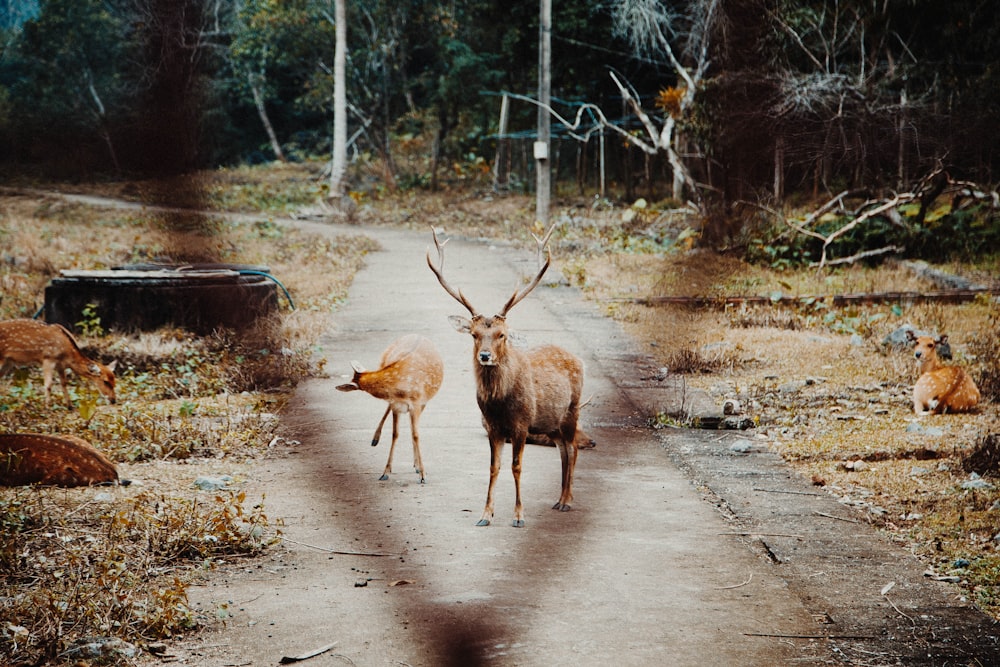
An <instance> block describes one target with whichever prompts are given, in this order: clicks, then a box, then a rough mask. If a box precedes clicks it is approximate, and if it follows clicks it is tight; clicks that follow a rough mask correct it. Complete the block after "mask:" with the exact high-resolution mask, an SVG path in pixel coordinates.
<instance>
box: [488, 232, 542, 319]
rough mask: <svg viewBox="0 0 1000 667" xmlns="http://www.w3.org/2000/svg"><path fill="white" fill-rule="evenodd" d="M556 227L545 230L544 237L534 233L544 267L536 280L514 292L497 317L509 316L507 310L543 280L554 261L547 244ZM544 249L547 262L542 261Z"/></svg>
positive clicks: (538, 253)
mask: <svg viewBox="0 0 1000 667" xmlns="http://www.w3.org/2000/svg"><path fill="white" fill-rule="evenodd" d="M555 228H556V226H555V225H552V226H551V227H549V231H547V232H545V236H543V237H542V238H538V237H537V236H535V235H534V234H532V235H531V236H532V238H534V239H535V245H536V247H537V251H536V252H537V255H538V264H539V265H541V267H542V268H540V269H539V270H538V273H537V274H536V275H535V278H534V280H532V281H531V282H530V283H528V286H527V287H525V288H524V289H522V290H520V291H517V292H514V294H513V295H512V296H511V297H510V299H508V300H507V303H505V304H504V307H503V308H501V309H500V312H499V313H497V317H506V316H507V311H509V310H510V309H511V308H513V307H514V306H516V305H517V304H518V303H520V301H521V299H523V298H524V297H526V296H528V294H530V293H531V290H533V289H535V288H536V287H538V283H540V282H542V276H544V275H545V272H546V271H548V269H549V264H550V263H551V262H552V253H551V252H549V250H548V249H547V248H546V247H545V246H547V245H548V243H549V237H550V236H552V231H553V230H554V229H555ZM543 250H544V251H545V263H544V264H543V263H542V251H543Z"/></svg>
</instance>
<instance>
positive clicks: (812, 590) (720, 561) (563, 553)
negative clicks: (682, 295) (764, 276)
mask: <svg viewBox="0 0 1000 667" xmlns="http://www.w3.org/2000/svg"><path fill="white" fill-rule="evenodd" d="M285 224H296V225H300V226H302V227H305V228H308V229H309V230H310V231H315V232H318V233H334V232H336V233H359V234H360V233H364V234H366V235H369V236H371V237H373V238H375V239H376V240H377V241H378V242H379V243H380V245H381V247H382V250H381V251H380V252H376V253H372V254H371V255H370V257H369V262H368V266H367V267H366V268H365V269H364V270H363V271H362V272H361V273H359V274H358V276H357V277H356V279H355V281H354V284H353V286H352V288H351V291H350V294H349V299H348V302H347V304H346V305H345V306H344V308H343V309H342V310H340V311H339V312H338V314H337V316H336V318H335V326H334V328H333V329H332V330H331V331H329V332H328V333H327V334H326V335H325V336H324V337H323V339H322V341H321V347H322V349H321V350H320V351H318V352H317V354H318V355H322V356H323V357H325V358H326V360H327V363H326V368H327V369H328V370H329V372H330V377H327V378H314V379H311V380H309V381H307V382H305V383H303V384H302V385H301V386H300V387H299V389H298V390H297V392H296V394H295V396H294V397H293V399H292V401H291V403H290V406H289V409H288V410H287V411H286V413H285V414H284V415H283V417H282V419H283V426H282V430H283V433H282V435H283V437H284V439H283V440H281V441H280V442H279V443H278V444H276V446H275V447H274V448H273V454H272V455H271V456H270V457H268V458H266V459H265V460H262V461H260V462H259V463H258V464H257V465H255V466H254V467H253V468H250V469H248V470H246V471H245V474H244V475H243V476H242V477H241V478H240V479H241V488H242V490H243V491H245V492H246V494H247V497H248V498H258V497H259V498H262V499H263V500H262V502H263V503H264V505H265V507H266V512H267V514H268V516H269V517H270V519H271V521H272V523H277V524H279V527H280V530H281V534H282V535H281V537H282V541H281V543H280V544H279V545H277V546H276V547H274V548H272V549H271V550H270V551H269V553H268V554H267V555H266V556H265V557H263V558H262V559H259V560H256V561H248V562H245V563H243V564H239V565H232V566H225V567H220V568H219V569H216V570H213V571H210V572H206V575H205V580H204V582H203V584H202V585H200V586H196V587H193V588H192V589H190V590H189V595H190V603H191V604H192V605H195V606H196V608H197V609H199V610H200V612H201V613H202V614H204V615H205V616H206V617H208V618H214V619H216V622H214V623H211V624H210V625H209V627H208V628H207V629H206V630H204V631H202V632H200V633H199V634H197V635H195V636H192V637H186V638H183V639H181V640H179V641H176V642H168V643H166V644H165V645H163V646H162V647H160V648H161V649H162V651H161V655H159V656H156V657H149V656H147V657H144V658H143V659H142V664H143V665H150V664H162V663H164V662H169V663H173V664H184V665H198V666H201V665H204V666H213V667H218V666H219V665H275V664H279V663H281V662H283V659H284V658H292V657H295V656H305V655H307V654H309V653H311V652H313V651H316V650H319V649H324V648H326V649H328V650H326V651H323V652H321V653H319V654H317V655H315V656H313V657H308V658H306V660H305V661H304V664H308V665H310V666H312V665H317V666H321V665H335V664H353V665H428V666H431V665H434V666H437V665H476V664H494V665H607V664H611V663H615V664H620V665H650V664H676V665H778V664H781V665H788V664H801V665H825V664H849V665H891V664H904V665H944V664H960V665H988V664H1000V643H998V641H1000V640H998V635H1000V628H997V626H996V624H995V622H994V621H993V620H992V619H991V618H989V617H988V616H986V615H985V614H983V613H981V612H980V611H979V610H977V609H976V608H974V607H973V606H971V605H969V604H968V603H966V602H965V601H964V599H963V598H962V595H961V591H960V590H959V589H958V588H956V587H954V586H953V585H951V584H948V583H945V582H941V581H936V580H933V579H932V578H930V577H927V576H925V574H924V572H925V567H923V566H922V565H921V563H920V562H919V561H917V559H916V558H914V557H913V556H912V555H911V554H910V553H909V552H908V551H906V550H905V549H904V548H902V547H901V546H899V545H897V544H895V543H893V542H890V541H889V540H887V539H886V538H885V537H884V536H882V535H881V534H879V533H878V532H876V531H875V530H874V529H873V528H872V527H871V526H869V525H868V524H867V523H866V522H865V519H864V517H863V516H862V515H861V513H860V512H857V511H856V510H854V509H853V508H851V507H849V506H845V505H843V504H841V503H838V502H837V501H836V499H835V498H833V497H832V496H831V495H830V494H828V493H826V492H825V491H824V490H822V489H817V487H815V486H813V485H812V484H811V482H810V480H808V479H805V478H804V477H802V476H801V475H799V474H798V473H796V472H795V471H794V470H793V469H791V468H790V467H789V466H788V465H787V464H786V463H784V462H783V461H782V459H781V458H780V457H779V456H777V455H776V454H774V453H772V452H770V451H768V450H767V449H766V448H764V447H761V446H759V445H758V444H756V443H754V441H753V440H748V439H746V438H745V436H744V434H741V433H738V432H736V433H734V432H725V431H695V430H688V429H674V428H663V429H653V428H651V427H650V424H649V417H650V415H655V414H657V413H660V412H668V411H670V410H678V409H682V406H680V405H679V404H680V403H681V402H683V403H684V406H683V409H686V410H688V411H689V412H691V413H692V414H699V413H703V414H714V413H715V412H717V411H718V405H717V404H716V400H715V399H713V398H711V397H710V396H709V394H708V393H705V392H701V391H695V390H693V389H692V388H690V387H686V386H684V385H683V384H682V383H681V382H680V381H679V380H676V379H675V376H672V375H670V374H663V373H661V372H660V371H659V364H658V363H657V362H656V361H655V360H654V359H652V358H651V357H650V356H649V355H648V354H647V351H646V350H644V349H643V348H642V347H641V346H639V345H638V344H637V343H636V341H634V340H633V339H631V338H630V337H629V336H628V335H627V334H626V333H625V332H624V331H623V330H622V329H621V328H620V327H619V326H618V325H617V324H616V323H615V322H614V321H612V320H610V319H608V318H606V317H604V316H603V315H602V314H601V313H599V312H598V311H597V310H596V309H595V307H594V306H593V304H592V303H589V302H587V301H586V300H584V299H583V298H582V296H581V295H580V293H579V292H578V291H577V290H575V289H573V288H571V287H567V286H565V285H557V286H554V285H551V284H543V286H540V287H539V288H538V289H536V290H535V292H533V293H532V295H531V296H530V297H529V298H528V299H526V300H525V301H524V302H522V303H520V304H518V306H517V307H516V308H514V309H513V310H512V311H511V314H510V316H509V317H508V321H509V322H510V323H511V326H512V327H515V328H516V329H517V330H518V331H519V332H520V333H521V334H522V335H523V336H524V337H525V338H526V339H527V340H528V341H529V342H530V343H532V344H540V343H555V344H558V345H560V346H563V347H565V348H567V349H568V350H570V351H571V352H573V353H575V354H577V355H578V356H580V357H581V358H582V359H583V360H584V362H585V364H586V369H587V371H586V379H585V389H584V393H585V395H587V396H590V397H591V398H590V400H589V402H588V403H587V405H586V407H585V409H584V411H583V415H582V418H581V425H582V426H583V427H584V428H585V429H586V430H587V432H588V434H589V435H590V436H592V437H593V438H594V439H595V440H596V442H597V445H596V447H595V448H594V449H587V450H583V451H582V452H581V453H580V456H579V460H578V464H577V468H576V478H575V482H574V496H575V501H574V503H573V508H572V511H569V512H557V511H553V510H552V509H551V506H552V503H553V501H555V500H556V498H557V497H558V491H559V484H560V482H559V480H560V464H559V456H558V454H557V453H556V451H555V450H554V449H553V448H549V447H542V446H530V447H529V449H528V451H527V452H526V454H525V457H524V473H523V477H522V493H523V497H524V502H525V523H526V526H525V527H523V528H514V527H512V526H511V525H510V523H511V521H510V520H511V517H512V511H513V488H512V487H513V484H512V482H511V477H510V473H509V472H508V469H509V464H510V460H509V456H510V454H509V451H508V452H506V453H505V454H506V457H505V459H504V467H503V469H502V471H501V474H500V477H499V480H498V483H497V510H496V516H495V519H494V522H493V524H492V525H490V526H486V527H477V526H476V525H475V523H476V520H477V519H478V518H479V516H480V512H481V509H482V506H481V504H480V503H482V502H483V500H484V497H485V491H486V485H487V481H488V464H489V453H488V451H489V448H488V444H487V441H486V437H485V433H484V431H483V429H482V426H481V423H480V416H479V412H478V408H477V406H476V403H475V399H474V391H475V390H474V384H473V382H474V381H473V377H472V363H473V360H472V358H471V342H470V339H469V338H468V337H467V336H462V335H460V334H458V333H456V332H455V331H454V330H453V329H452V328H451V326H450V325H449V323H448V322H447V319H446V318H447V316H448V315H451V314H461V313H462V312H463V311H462V308H461V306H459V305H458V304H457V303H456V302H455V301H453V300H452V299H451V297H449V296H448V295H447V294H445V292H444V291H443V290H442V289H441V288H440V286H439V285H438V284H437V282H436V280H435V279H434V277H433V275H432V274H431V273H430V271H429V270H428V269H427V267H426V265H425V252H426V251H427V248H428V246H429V245H430V244H431V241H430V238H429V233H428V232H427V231H425V230H420V231H398V230H393V229H388V228H364V229H362V228H359V227H355V226H350V225H346V226H345V225H329V224H318V223H308V222H302V221H298V222H294V221H286V223H285ZM447 254H448V263H447V267H446V274H447V275H448V277H449V279H450V280H451V282H452V284H453V285H456V286H458V287H461V288H462V290H463V292H464V294H465V295H466V296H467V297H468V298H469V299H470V301H471V302H472V303H473V304H475V305H477V306H478V307H479V308H481V309H482V310H483V311H484V312H488V311H489V310H490V309H496V308H499V307H500V305H501V304H502V303H503V302H504V301H505V300H506V299H507V297H508V296H509V295H510V293H511V292H512V291H513V290H514V289H515V288H516V287H517V286H518V285H519V284H520V283H519V282H518V280H519V277H520V276H523V275H527V274H530V273H531V272H532V269H533V266H534V256H533V255H532V254H531V253H529V252H525V250H524V248H523V247H522V248H515V247H510V246H507V245H501V244H496V243H486V242H477V241H473V240H465V239H461V238H455V239H453V240H452V242H450V243H449V244H448V246H447ZM408 333H420V334H423V335H425V336H427V337H428V338H430V339H431V340H432V341H434V343H435V344H436V346H437V347H438V349H439V351H440V352H441V354H442V357H443V358H444V363H445V380H444V384H443V385H442V388H441V390H440V392H439V394H438V395H437V396H436V397H435V398H434V399H433V400H432V401H431V403H430V404H429V405H428V407H427V409H426V411H425V412H424V415H423V418H422V419H421V422H420V435H421V451H422V455H423V460H424V463H425V466H426V470H425V473H426V477H427V483H426V484H420V483H419V477H418V475H416V474H415V473H414V472H413V471H412V467H411V465H410V464H411V453H410V444H409V428H408V424H404V425H403V426H402V428H401V434H400V442H399V445H398V446H397V447H396V451H395V457H394V461H393V473H392V474H391V475H390V478H389V479H388V480H387V481H379V480H378V478H379V476H380V474H381V472H382V469H383V466H384V465H385V459H386V456H387V455H388V445H389V439H390V438H389V437H388V434H386V435H383V438H382V444H380V445H379V446H378V447H371V446H369V443H370V441H371V436H372V432H373V430H374V426H375V424H376V423H377V421H378V419H379V417H380V416H381V414H382V412H383V410H384V404H383V403H381V402H380V401H377V400H376V399H373V398H371V397H369V396H366V395H364V394H363V393H362V392H352V393H348V394H344V393H340V392H337V391H336V390H335V386H336V385H337V384H340V383H342V382H343V381H344V378H345V377H348V378H349V377H350V372H351V371H350V369H351V366H350V360H352V359H356V360H359V361H361V362H362V363H363V364H364V365H367V366H374V365H375V364H376V362H377V360H378V358H379V355H380V354H381V351H382V349H384V348H385V347H386V346H387V345H388V344H389V343H390V342H391V341H392V340H394V339H395V338H397V337H399V336H401V335H404V334H408ZM220 465H224V463H220ZM225 472H226V471H225V470H220V473H225Z"/></svg>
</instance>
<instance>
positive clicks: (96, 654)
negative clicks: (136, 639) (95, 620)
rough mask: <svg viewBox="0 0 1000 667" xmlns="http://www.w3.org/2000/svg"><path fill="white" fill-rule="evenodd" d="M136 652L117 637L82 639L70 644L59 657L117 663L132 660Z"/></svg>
mask: <svg viewBox="0 0 1000 667" xmlns="http://www.w3.org/2000/svg"><path fill="white" fill-rule="evenodd" d="M137 652H138V651H137V649H136V647H135V645H134V644H130V643H128V642H127V641H123V640H121V639H118V638H117V637H83V638H81V639H77V640H76V641H74V642H73V643H71V644H70V645H69V646H68V647H67V648H66V650H65V651H63V653H62V656H61V657H65V658H69V659H71V660H100V661H114V662H117V661H118V660H121V659H123V658H126V659H127V658H134V657H135V656H136V653H137Z"/></svg>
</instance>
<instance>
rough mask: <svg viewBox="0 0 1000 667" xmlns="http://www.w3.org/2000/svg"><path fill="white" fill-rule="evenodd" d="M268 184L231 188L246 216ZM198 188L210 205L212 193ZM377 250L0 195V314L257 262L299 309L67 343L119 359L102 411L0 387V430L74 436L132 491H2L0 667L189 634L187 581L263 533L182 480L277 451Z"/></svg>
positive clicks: (234, 474)
mask: <svg viewBox="0 0 1000 667" xmlns="http://www.w3.org/2000/svg"><path fill="white" fill-rule="evenodd" d="M261 173H267V172H261ZM295 173H296V174H297V176H296V178H302V177H303V176H302V174H303V173H304V172H301V173H300V172H295ZM287 176H288V175H287V174H286V175H285V177H286V178H287ZM230 179H231V175H230V174H224V178H223V179H222V180H223V182H224V183H228V184H231V183H232V181H231V180H230ZM209 180H210V179H209ZM276 183H277V181H271V180H270V179H269V180H268V186H267V187H265V188H262V189H260V190H254V189H253V188H252V187H251V186H252V183H251V184H249V185H247V186H246V189H245V190H241V191H240V192H244V193H246V192H253V193H254V196H253V198H252V199H250V203H249V204H246V207H247V208H249V209H252V208H254V207H255V206H257V205H258V204H259V202H260V201H264V200H267V197H268V193H269V192H272V191H273V190H275V189H276ZM120 187H121V189H122V190H124V191H129V190H134V191H140V190H142V189H143V188H145V187H147V185H146V184H140V185H133V186H127V185H123V186H120ZM165 190H169V188H165V189H161V190H159V192H161V193H162V192H164V191H165ZM205 192H207V193H208V195H205V196H203V197H202V198H210V197H209V195H211V193H212V189H211V188H206V189H205ZM229 196H230V197H231V198H232V197H234V196H235V195H233V193H231V192H230V193H229ZM283 206H284V203H282V202H278V203H277V204H276V206H275V208H277V209H281V208H282V207H283ZM373 248H374V245H373V243H372V242H371V241H369V240H366V239H363V238H354V237H351V238H347V237H345V238H338V239H333V240H331V239H327V238H319V237H316V236H312V235H308V234H304V233H300V232H296V231H294V230H290V229H287V228H284V227H281V226H278V225H276V224H274V223H270V222H267V221H264V222H257V223H241V222H226V221H223V220H221V219H217V218H205V217H203V216H200V215H195V214H177V215H170V216H164V215H162V214H156V213H145V212H143V213H136V212H134V211H127V210H122V211H116V210H113V209H102V208H91V207H88V206H84V205H80V204H68V203H65V202H63V201H61V200H58V199H54V198H51V199H50V198H44V197H36V196H32V197H28V196H21V197H5V198H3V199H0V286H2V287H3V298H2V301H0V319H9V318H13V317H31V316H33V315H34V314H35V313H36V312H37V311H38V310H39V308H40V307H41V306H42V303H43V300H44V296H43V290H44V287H45V285H46V284H47V283H48V281H49V280H50V279H51V278H52V277H53V276H54V275H56V274H57V273H58V271H59V270H61V269H66V268H72V269H99V268H108V267H111V266H116V265H120V264H129V263H134V262H145V261H151V260H164V259H165V260H169V261H174V262H183V261H201V260H209V261H222V262H230V263H240V264H257V265H266V266H269V267H270V269H271V273H272V275H275V276H276V277H278V278H279V279H280V280H281V281H282V284H283V285H284V286H285V287H286V288H287V289H288V290H289V292H290V293H291V294H292V295H294V300H295V303H296V306H297V309H296V310H295V311H288V310H285V311H282V313H281V314H280V315H279V316H277V317H275V318H273V319H271V320H269V321H265V322H263V323H261V325H260V326H258V327H256V328H255V329H253V330H251V331H247V332H243V333H242V334H241V335H240V336H238V337H237V336H235V335H233V334H229V333H220V334H217V335H213V336H208V337H196V336H193V335H191V334H189V333H187V332H184V331H181V330H170V329H164V330H160V331H157V332H147V333H142V334H130V335H122V334H119V333H116V332H106V333H105V334H103V335H97V336H90V337H81V340H80V342H81V345H82V346H83V347H84V349H85V352H86V353H87V354H88V355H90V356H93V357H95V358H98V359H102V360H103V361H110V360H112V359H116V360H117V361H118V369H117V372H116V375H117V378H118V382H117V394H118V402H117V404H116V405H113V406H112V405H107V404H106V403H105V402H104V401H103V399H100V400H99V399H98V398H97V396H96V394H95V393H94V392H93V390H92V389H91V388H90V387H89V386H88V385H86V384H81V383H78V382H76V381H75V380H74V381H73V383H72V384H73V389H72V395H73V397H74V401H75V408H74V409H68V408H67V407H65V406H64V405H63V404H62V403H61V401H54V402H53V404H52V405H51V406H46V405H45V404H44V401H43V400H42V399H41V392H42V385H41V373H40V371H39V369H37V368H36V369H26V370H19V371H17V372H16V373H15V374H14V375H13V376H12V377H7V378H4V379H3V380H2V383H3V387H4V392H3V397H2V399H0V430H3V431H4V432H42V433H66V434H73V435H78V436H80V437H83V438H85V439H86V440H88V441H89V442H91V443H93V444H94V445H95V446H97V447H98V448H100V449H101V450H102V451H104V452H105V453H106V454H107V455H108V456H109V457H110V458H112V460H114V461H115V462H116V464H117V466H118V468H119V473H120V474H121V476H122V477H123V478H126V479H130V480H132V482H133V483H132V485H130V486H128V487H114V488H92V489H73V490H58V489H30V490H29V489H0V663H3V664H19V665H20V664H38V663H40V662H44V661H49V662H51V663H53V664H75V663H77V662H78V658H77V657H74V656H73V654H72V647H73V645H74V642H77V641H79V640H81V639H82V638H84V637H91V636H92V637H106V638H109V637H114V638H117V639H119V640H125V641H127V642H130V643H132V644H140V645H143V644H146V643H147V642H151V641H155V640H156V639H157V638H162V637H167V636H170V635H172V634H176V633H179V632H186V631H188V630H190V629H191V628H194V627H196V626H197V625H198V624H199V623H200V622H201V620H202V619H199V618H198V617H197V616H196V615H195V614H194V612H193V611H192V610H191V609H189V608H188V607H187V605H186V596H185V591H186V588H187V586H188V585H189V584H190V583H191V581H192V580H194V579H195V578H196V577H198V576H200V574H199V573H200V572H203V571H205V570H206V569H210V568H213V567H215V566H216V565H217V564H219V563H222V562H224V561H226V560H230V559H233V558H243V557H248V556H253V555H255V554H257V553H259V552H260V551H261V550H262V549H265V548H266V547H267V545H268V544H269V543H270V542H271V541H273V540H274V539H275V535H276V532H277V526H274V525H271V524H270V522H269V521H268V518H267V515H266V511H265V507H264V505H263V499H254V498H247V497H245V496H244V495H243V494H241V493H240V492H238V491H227V490H222V491H198V490H196V489H194V488H193V486H192V484H193V481H194V480H195V479H196V478H198V477H199V476H214V477H217V476H219V474H220V471H224V472H225V473H226V474H227V475H229V476H230V477H231V478H232V479H231V482H230V484H231V486H232V488H234V489H238V488H239V487H240V484H241V481H242V479H243V478H244V477H246V476H247V475H248V471H249V466H251V465H252V464H253V462H254V460H255V459H258V458H259V457H261V456H262V455H264V453H265V452H266V451H267V449H268V446H269V444H270V443H271V442H272V440H273V439H274V437H275V429H276V427H277V423H278V421H277V416H276V415H277V413H278V412H279V411H280V409H281V407H282V405H283V403H284V401H285V399H286V398H287V396H288V392H289V391H290V390H291V389H292V388H293V387H294V385H295V384H296V383H297V382H298V381H299V380H300V379H301V378H303V377H305V376H308V375H310V374H315V373H321V372H322V365H323V362H324V360H323V358H322V356H321V355H320V354H317V349H316V344H317V340H318V338H319V335H320V334H321V333H322V332H323V331H325V330H326V329H327V328H328V327H329V324H330V320H331V317H332V316H333V313H334V312H335V310H336V308H337V306H338V304H339V303H340V302H341V301H342V300H343V299H344V297H345V295H346V291H347V287H348V286H349V285H350V282H351V280H352V278H353V275H354V272H355V271H356V270H357V269H358V267H360V266H361V263H362V262H363V258H364V254H365V253H366V252H368V251H370V250H372V249H373ZM282 304H283V305H284V302H282ZM92 324H96V325H97V326H99V323H92ZM57 393H58V392H57ZM109 646H111V645H109ZM126 648H127V645H126ZM123 650H124V649H123ZM79 659H84V658H82V657H81V658H79ZM107 660H108V664H112V663H113V664H121V662H123V661H125V660H126V659H125V658H123V657H122V654H115V655H113V656H111V657H108V658H107Z"/></svg>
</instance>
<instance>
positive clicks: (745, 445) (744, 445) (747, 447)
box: [729, 438, 753, 454]
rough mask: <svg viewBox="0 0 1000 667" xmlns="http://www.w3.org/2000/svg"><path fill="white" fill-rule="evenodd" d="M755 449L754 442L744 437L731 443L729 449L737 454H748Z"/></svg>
mask: <svg viewBox="0 0 1000 667" xmlns="http://www.w3.org/2000/svg"><path fill="white" fill-rule="evenodd" d="M752 449H753V443H752V442H750V441H749V440H745V439H743V438H741V439H739V440H737V441H736V442H734V443H733V444H731V445H729V451H731V452H735V453H737V454H748V453H750V451H751V450H752Z"/></svg>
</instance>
